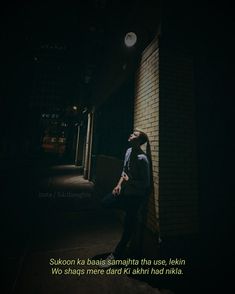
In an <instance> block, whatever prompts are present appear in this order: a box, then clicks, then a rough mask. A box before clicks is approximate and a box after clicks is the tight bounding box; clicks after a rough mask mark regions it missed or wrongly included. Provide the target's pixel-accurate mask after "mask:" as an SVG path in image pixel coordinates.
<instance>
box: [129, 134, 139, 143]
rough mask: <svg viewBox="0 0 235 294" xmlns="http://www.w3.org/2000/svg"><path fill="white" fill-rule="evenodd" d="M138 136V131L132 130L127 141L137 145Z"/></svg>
mask: <svg viewBox="0 0 235 294" xmlns="http://www.w3.org/2000/svg"><path fill="white" fill-rule="evenodd" d="M139 136H140V132H138V131H134V132H133V133H132V134H130V136H129V139H128V142H129V143H131V145H139Z"/></svg>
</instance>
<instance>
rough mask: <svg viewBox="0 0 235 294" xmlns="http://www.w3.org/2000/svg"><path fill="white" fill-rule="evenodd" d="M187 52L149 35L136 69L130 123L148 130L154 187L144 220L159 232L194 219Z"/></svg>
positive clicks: (171, 231)
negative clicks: (132, 117)
mask: <svg viewBox="0 0 235 294" xmlns="http://www.w3.org/2000/svg"><path fill="white" fill-rule="evenodd" d="M192 73H193V62H192V58H191V57H190V56H189V55H187V54H185V53H183V52H182V51H180V50H176V49H168V48H167V47H166V46H164V44H161V42H159V40H158V38H155V39H154V40H153V42H152V43H151V44H150V45H149V46H148V47H147V48H146V49H145V50H144V51H143V53H142V57H141V61H140V64H139V68H138V70H137V73H136V92H135V101H134V127H135V128H140V129H141V130H143V131H144V132H146V133H147V134H148V137H149V141H150V146H151V158H152V175H153V186H154V190H153V193H152V195H151V197H150V200H149V213H148V219H147V226H148V228H149V229H150V230H151V231H153V232H160V233H161V235H162V236H175V235H185V234H195V233H196V232H197V225H198V208H197V197H198V193H197V164H196V162H197V161H196V147H195V146H196V141H195V140H196V130H195V113H194V100H193V74H192Z"/></svg>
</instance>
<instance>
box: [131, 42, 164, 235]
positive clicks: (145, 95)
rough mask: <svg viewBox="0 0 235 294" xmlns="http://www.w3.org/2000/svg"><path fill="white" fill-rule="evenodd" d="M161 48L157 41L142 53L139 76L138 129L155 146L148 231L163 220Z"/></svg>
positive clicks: (137, 88)
mask: <svg viewBox="0 0 235 294" xmlns="http://www.w3.org/2000/svg"><path fill="white" fill-rule="evenodd" d="M158 113H159V48H158V41H157V39H155V40H153V42H152V43H151V44H150V45H149V46H148V47H147V48H146V49H145V50H144V52H143V53H142V57H141V61H140V66H139V68H138V70H137V74H136V93H135V101H134V128H140V129H141V130H143V131H144V132H146V133H147V135H148V137H149V141H150V146H151V154H152V156H151V157H152V166H153V183H154V191H153V193H152V194H151V195H150V200H149V214H148V220H147V223H148V227H149V228H150V229H151V230H152V231H154V232H155V231H158V230H159V229H158V221H157V219H158V217H159V201H158V200H159V199H158V197H159V187H158V183H159V172H158V171H159V156H158V148H159V147H158V146H159V115H158Z"/></svg>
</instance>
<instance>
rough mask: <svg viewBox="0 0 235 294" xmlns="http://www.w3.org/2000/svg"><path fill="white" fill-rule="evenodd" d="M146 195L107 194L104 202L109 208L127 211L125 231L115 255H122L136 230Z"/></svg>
mask: <svg viewBox="0 0 235 294" xmlns="http://www.w3.org/2000/svg"><path fill="white" fill-rule="evenodd" d="M144 199H145V197H144V196H135V195H123V194H120V195H118V196H114V195H113V194H112V193H109V194H108V195H106V196H105V197H104V198H103V200H102V204H103V206H104V207H105V208H108V209H113V208H114V209H121V210H124V211H125V219H124V227H123V233H122V236H121V239H120V241H119V243H118V244H117V246H116V248H115V250H114V256H115V257H121V256H122V255H123V254H124V252H125V249H126V245H127V243H128V242H129V241H130V239H131V237H132V235H133V233H134V232H135V229H136V226H137V223H138V211H139V209H140V207H141V205H143V203H144Z"/></svg>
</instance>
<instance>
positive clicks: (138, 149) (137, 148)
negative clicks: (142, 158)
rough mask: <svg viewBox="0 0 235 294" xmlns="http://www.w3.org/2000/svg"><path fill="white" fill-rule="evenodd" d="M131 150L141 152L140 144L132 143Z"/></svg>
mask: <svg viewBox="0 0 235 294" xmlns="http://www.w3.org/2000/svg"><path fill="white" fill-rule="evenodd" d="M132 151H133V152H134V153H139V152H142V149H141V148H140V145H134V146H132Z"/></svg>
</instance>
